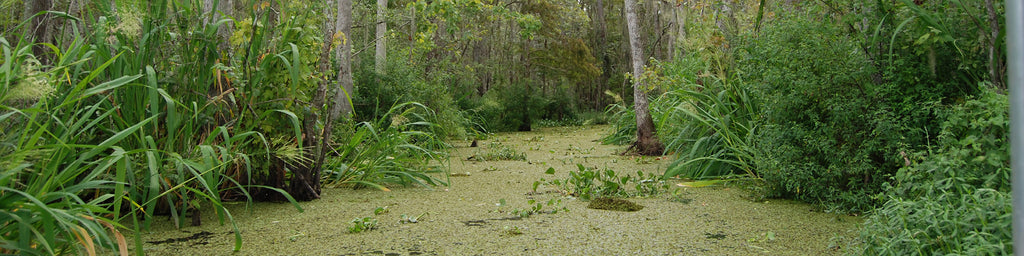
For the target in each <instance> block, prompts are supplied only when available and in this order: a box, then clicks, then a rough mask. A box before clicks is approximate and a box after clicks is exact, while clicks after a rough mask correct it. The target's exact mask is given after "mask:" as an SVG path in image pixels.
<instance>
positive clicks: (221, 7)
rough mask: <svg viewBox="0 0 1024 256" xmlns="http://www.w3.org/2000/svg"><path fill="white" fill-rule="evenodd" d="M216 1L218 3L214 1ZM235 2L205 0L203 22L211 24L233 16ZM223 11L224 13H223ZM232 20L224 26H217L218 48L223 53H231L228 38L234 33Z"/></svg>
mask: <svg viewBox="0 0 1024 256" xmlns="http://www.w3.org/2000/svg"><path fill="white" fill-rule="evenodd" d="M214 1H216V3H215V2H214ZM233 6H234V4H233V3H232V0H219V1H218V0H203V16H204V18H203V23H204V24H207V25H208V24H210V23H216V22H217V21H220V20H221V19H222V18H223V17H231V16H232V13H231V12H232V10H234V8H233ZM221 13H223V14H224V15H221ZM233 25H234V24H233V23H232V22H227V23H224V25H223V26H221V27H219V28H217V40H218V42H219V43H218V44H217V48H218V51H220V52H221V53H222V54H223V53H230V52H231V49H229V48H228V47H229V44H228V40H230V38H231V33H234V28H233Z"/></svg>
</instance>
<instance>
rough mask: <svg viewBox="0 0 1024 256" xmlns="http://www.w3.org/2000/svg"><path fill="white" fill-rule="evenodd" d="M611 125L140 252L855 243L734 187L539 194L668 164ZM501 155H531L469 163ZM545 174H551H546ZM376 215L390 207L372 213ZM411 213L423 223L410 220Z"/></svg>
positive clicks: (826, 248)
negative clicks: (594, 174) (599, 201)
mask: <svg viewBox="0 0 1024 256" xmlns="http://www.w3.org/2000/svg"><path fill="white" fill-rule="evenodd" d="M608 129H610V128H609V127H607V126H591V127H557V128H544V129H540V130H539V131H535V132H522V133H501V134H496V135H494V136H491V137H490V138H489V139H488V140H483V141H480V142H479V144H480V147H469V144H470V143H469V142H461V141H460V142H453V143H454V144H456V146H457V147H456V148H454V149H452V156H451V172H452V174H453V175H452V177H451V182H452V184H451V186H449V187H437V188H432V189H430V188H420V187H415V188H401V187H394V188H391V191H389V192H384V191H377V190H366V189H364V190H351V189H327V190H325V191H324V196H323V198H322V199H320V200H316V201H313V202H306V203H302V207H303V208H304V209H305V212H302V213H299V212H298V211H296V210H295V208H294V207H292V206H291V205H290V204H284V203H256V204H254V205H252V206H250V207H249V208H246V207H244V205H241V204H238V205H233V206H232V207H230V208H231V209H232V214H233V215H234V218H235V221H236V222H237V224H238V227H239V230H241V234H242V237H243V239H244V244H243V248H242V251H241V252H238V253H232V251H231V249H232V245H233V244H234V233H233V229H232V227H231V225H230V224H225V225H219V224H218V222H217V220H216V219H214V215H213V214H204V215H203V216H204V218H205V219H204V220H203V225H202V226H198V227H185V228H182V229H175V228H174V227H173V225H172V224H171V223H170V222H169V221H167V220H166V218H163V217H161V218H160V220H159V222H157V224H156V226H155V227H154V228H153V229H152V230H151V231H147V232H145V233H144V234H143V240H145V242H144V246H145V248H144V250H145V252H146V253H147V254H148V255H821V254H839V253H840V252H842V249H843V248H844V247H845V246H847V244H848V243H849V241H851V240H852V239H853V238H854V237H856V226H857V224H859V223H860V222H861V220H860V218H857V217H851V216H846V215H837V214H830V213H822V212H820V210H817V209H815V208H814V207H812V206H810V205H806V204H802V203H796V202H792V201H787V200H768V201H757V202H755V201H751V200H749V199H747V198H748V196H747V193H746V192H744V191H743V190H742V189H739V188H737V187H734V186H709V187H702V188H689V187H681V186H676V185H675V183H678V182H679V181H672V180H670V181H669V182H670V183H671V184H670V186H668V189H666V190H664V191H663V192H662V193H660V194H658V195H654V196H650V197H645V198H630V199H629V200H630V201H633V202H636V203H638V204H640V205H642V206H643V209H642V210H639V211H635V212H617V211H607V210H596V209H589V208H587V202H584V201H582V200H579V199H576V198H573V197H571V196H568V195H566V194H565V193H564V190H563V189H562V188H561V187H559V186H555V185H551V184H547V185H543V184H542V185H541V186H539V187H538V189H537V192H536V193H534V191H533V185H534V183H535V182H537V181H542V179H543V182H542V183H547V182H548V181H552V180H558V179H566V178H567V177H568V176H569V171H570V170H575V169H576V168H577V164H582V165H584V166H586V167H588V168H592V169H595V170H606V169H611V170H615V171H616V172H618V173H621V174H634V175H635V173H636V172H637V171H642V172H644V173H650V172H657V173H660V172H661V171H663V170H664V168H665V166H666V165H668V164H669V163H670V160H668V159H662V158H652V157H634V156H619V155H616V153H617V152H618V151H621V150H623V149H624V148H623V147H618V146H608V145H601V144H600V143H598V142H596V140H597V139H599V138H600V137H601V135H603V134H607V130H608ZM500 147H508V148H511V149H514V150H513V151H514V152H522V153H525V154H526V160H525V161H479V160H468V159H467V158H469V157H470V156H473V155H474V154H477V155H479V154H483V153H486V152H488V151H489V150H494V149H495V148H500ZM549 168H553V169H554V170H555V173H554V174H546V173H545V172H546V171H547V170H548V169H549ZM531 199H532V200H534V201H536V202H540V203H541V204H542V207H543V208H542V209H541V210H542V211H543V212H546V213H542V214H536V215H532V216H529V217H526V218H517V217H515V216H518V215H514V214H513V212H515V211H516V210H527V209H531V207H532V206H533V205H529V204H528V203H529V202H530V200H531ZM559 200H560V202H559ZM503 201H504V205H502V204H501V202H503ZM548 202H552V205H548V204H547V203H548ZM534 205H535V204H534ZM378 208H381V209H386V210H385V211H383V212H380V213H379V214H375V212H374V211H375V210H377V209H378ZM563 209H564V210H563ZM549 210H559V211H558V212H555V213H550V212H547V211H549ZM403 215H404V216H403ZM364 217H371V218H373V219H376V220H377V223H378V226H377V228H376V229H373V230H368V231H363V232H359V233H350V232H349V229H350V228H351V227H353V223H352V220H353V219H355V218H364ZM409 217H413V218H415V217H418V218H415V221H416V222H415V223H413V222H410V219H411V218H409ZM126 235H128V236H129V237H130V234H126Z"/></svg>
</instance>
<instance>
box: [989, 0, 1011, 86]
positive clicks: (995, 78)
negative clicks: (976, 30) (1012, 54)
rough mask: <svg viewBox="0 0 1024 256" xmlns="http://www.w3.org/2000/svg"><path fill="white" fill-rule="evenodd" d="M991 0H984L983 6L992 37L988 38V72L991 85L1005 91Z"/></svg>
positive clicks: (1003, 73) (1001, 54)
mask: <svg viewBox="0 0 1024 256" xmlns="http://www.w3.org/2000/svg"><path fill="white" fill-rule="evenodd" d="M992 2H993V1H992V0H985V8H986V9H988V24H989V28H990V29H991V30H992V38H991V39H989V40H988V42H989V43H988V63H989V64H988V73H989V76H990V77H991V78H990V79H991V80H992V85H993V86H995V88H997V89H999V91H1001V92H1005V91H1006V85H1005V84H1004V83H1003V76H1004V75H1006V69H1005V68H1004V67H1003V65H1004V62H1003V61H1004V57H1003V53H1002V52H1000V51H999V31H1000V29H999V16H998V15H997V14H996V8H995V5H994V4H993V3H992Z"/></svg>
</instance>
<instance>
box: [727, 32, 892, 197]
mask: <svg viewBox="0 0 1024 256" xmlns="http://www.w3.org/2000/svg"><path fill="white" fill-rule="evenodd" d="M832 24H834V23H832ZM832 24H830V23H827V22H826V23H819V22H816V21H815V20H814V19H812V18H809V17H807V16H804V15H799V14H796V15H793V16H788V17H783V18H782V19H781V20H780V21H779V22H778V23H777V24H776V25H774V26H771V27H766V28H765V30H764V31H763V34H762V35H761V36H759V37H758V38H756V39H754V40H752V41H751V42H750V44H749V45H747V46H745V47H744V49H746V52H747V55H746V56H745V58H743V59H741V60H740V68H741V69H742V70H744V73H745V74H747V76H746V78H745V81H747V82H749V83H751V84H752V85H753V86H754V87H755V88H756V90H757V93H758V96H759V98H761V100H762V102H763V108H764V109H763V110H764V112H762V113H761V121H762V125H761V129H760V130H759V131H758V134H757V135H756V136H755V137H756V139H755V142H754V144H755V145H756V147H757V150H758V151H759V153H760V154H761V155H760V156H759V157H758V158H757V161H756V162H755V164H756V166H757V169H758V170H759V174H760V175H761V177H762V178H764V179H765V181H766V182H767V183H768V184H769V185H770V186H772V189H771V191H772V193H773V195H772V196H779V197H789V198H796V199H800V200H804V201H810V202H815V203H823V204H827V205H838V206H840V207H841V208H844V209H849V210H854V211H864V210H868V209H870V208H871V207H872V202H871V201H870V197H869V196H870V195H873V194H876V193H878V192H880V191H881V184H882V183H883V182H885V181H886V177H887V176H888V175H890V174H891V170H895V168H896V162H895V161H892V160H893V158H892V156H891V155H890V153H889V152H891V151H890V150H889V149H891V148H890V146H889V145H896V144H898V142H899V140H898V138H899V137H895V138H894V136H899V134H897V133H892V132H888V131H877V130H876V129H877V127H876V126H875V125H872V124H873V123H876V122H875V120H874V118H876V117H882V118H885V116H884V115H885V113H886V111H887V110H886V109H884V108H882V109H877V108H875V107H876V106H880V104H878V103H880V102H885V101H886V100H887V99H885V98H881V97H874V96H875V95H873V92H872V90H873V86H871V85H870V76H871V72H872V70H871V67H872V66H871V64H870V63H869V62H868V59H867V56H865V55H864V54H863V53H862V52H860V51H859V50H858V45H857V43H856V41H855V40H845V39H846V38H844V37H846V36H845V35H844V33H843V31H842V28H841V27H839V26H837V25H832ZM879 96H885V95H879Z"/></svg>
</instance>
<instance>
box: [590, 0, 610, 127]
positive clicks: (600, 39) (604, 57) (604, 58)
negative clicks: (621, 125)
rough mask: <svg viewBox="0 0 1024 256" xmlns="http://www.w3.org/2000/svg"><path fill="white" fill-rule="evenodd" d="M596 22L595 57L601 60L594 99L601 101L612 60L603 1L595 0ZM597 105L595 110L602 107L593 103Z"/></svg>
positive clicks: (598, 103)
mask: <svg viewBox="0 0 1024 256" xmlns="http://www.w3.org/2000/svg"><path fill="white" fill-rule="evenodd" d="M595 10H596V11H597V12H596V16H597V17H596V20H597V52H598V53H597V55H598V56H597V57H598V58H600V59H601V76H600V77H599V78H598V81H597V86H598V87H597V90H596V92H595V93H596V97H595V98H596V99H601V98H602V97H601V95H602V94H604V90H605V88H608V80H610V79H611V77H612V60H611V57H609V56H608V52H607V48H608V38H607V37H608V27H607V25H606V23H605V18H604V1H603V0H597V8H596V9H595ZM595 102H596V104H597V105H595V106H594V108H595V109H600V108H601V107H603V106H604V104H601V103H602V102H601V100H596V101H595Z"/></svg>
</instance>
